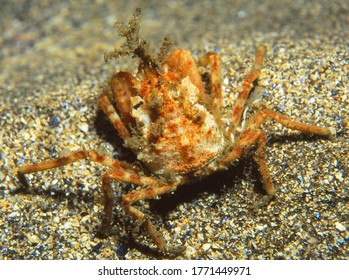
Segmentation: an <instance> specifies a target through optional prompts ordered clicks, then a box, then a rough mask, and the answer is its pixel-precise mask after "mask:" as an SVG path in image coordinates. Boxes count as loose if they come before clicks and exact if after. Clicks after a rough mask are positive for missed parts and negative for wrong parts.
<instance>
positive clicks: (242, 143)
mask: <svg viewBox="0 0 349 280" xmlns="http://www.w3.org/2000/svg"><path fill="white" fill-rule="evenodd" d="M266 141H267V139H266V137H265V134H264V132H263V131H262V130H259V129H255V130H252V131H246V132H244V133H242V134H241V135H240V137H239V138H238V140H237V142H236V145H235V148H234V149H233V150H232V151H231V152H230V153H229V154H228V155H227V156H226V157H225V158H224V159H223V160H222V161H221V162H220V168H226V167H227V166H229V165H230V164H231V163H232V162H234V161H235V160H237V159H238V158H240V156H241V155H242V154H243V153H244V152H246V150H248V149H249V148H250V147H251V146H252V145H253V144H254V143H256V142H257V150H256V155H255V157H254V159H255V161H256V163H257V164H258V166H259V172H260V173H261V176H262V180H263V183H264V188H265V190H266V192H267V194H268V196H269V197H272V196H273V195H274V194H275V188H274V185H273V182H272V180H271V176H270V173H269V170H268V168H267V164H266V161H265V144H266Z"/></svg>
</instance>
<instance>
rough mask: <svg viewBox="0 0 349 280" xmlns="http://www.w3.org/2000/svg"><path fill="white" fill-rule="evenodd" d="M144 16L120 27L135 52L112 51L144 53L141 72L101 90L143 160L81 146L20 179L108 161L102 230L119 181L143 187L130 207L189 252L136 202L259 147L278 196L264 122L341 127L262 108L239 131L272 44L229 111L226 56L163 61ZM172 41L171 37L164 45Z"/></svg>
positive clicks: (183, 52)
mask: <svg viewBox="0 0 349 280" xmlns="http://www.w3.org/2000/svg"><path fill="white" fill-rule="evenodd" d="M139 16H140V13H136V14H135V15H134V17H133V19H132V20H131V21H130V22H129V23H128V26H125V25H121V26H119V33H120V35H123V36H125V37H126V39H127V41H126V46H127V48H128V50H127V51H124V50H122V51H115V50H114V51H112V52H110V53H108V54H107V55H106V57H105V58H106V60H109V59H110V58H113V57H116V58H117V57H119V56H121V55H123V54H130V53H131V54H133V55H134V56H138V57H139V58H140V64H139V67H138V72H137V73H136V74H134V75H133V74H131V73H129V72H125V71H121V72H117V73H115V74H113V75H112V76H111V78H110V79H109V80H108V83H107V86H106V87H105V88H104V90H103V92H102V93H101V95H100V96H99V104H100V106H101V108H102V110H103V111H104V113H105V115H106V116H107V117H108V118H109V120H110V122H111V123H112V124H113V126H114V127H115V129H116V131H117V132H118V134H119V135H120V137H121V138H122V139H123V141H124V146H125V147H127V148H129V149H130V150H132V151H133V152H134V154H135V155H136V156H137V159H136V161H138V162H141V163H142V164H141V165H139V164H131V163H128V162H123V161H120V160H117V159H114V158H110V157H107V156H105V155H102V154H99V153H97V152H96V151H93V150H89V151H86V150H79V151H75V152H71V153H70V154H68V155H66V156H63V157H60V158H58V159H54V160H49V161H44V162H41V163H36V164H31V165H26V166H21V167H19V168H18V169H17V174H18V178H19V180H20V182H22V183H23V184H24V185H28V182H27V180H26V178H25V174H28V173H32V172H37V171H43V170H47V169H51V168H54V167H58V166H62V165H66V164H69V163H72V162H75V161H78V160H81V159H89V160H91V161H93V162H98V163H100V164H102V165H104V166H107V167H109V168H110V169H109V170H108V171H106V173H105V174H104V175H103V176H102V192H103V194H104V197H105V203H104V218H103V221H102V226H101V230H102V231H104V232H108V230H109V229H110V227H111V222H112V212H113V205H114V203H115V199H114V194H113V189H112V186H111V183H112V181H121V182H124V183H130V184H134V185H138V186H140V188H139V189H136V190H134V191H132V192H130V193H127V194H125V195H123V196H122V204H123V207H124V209H125V210H126V211H127V212H128V213H129V214H130V215H132V216H133V217H134V218H135V219H136V220H138V221H139V222H140V223H141V224H142V225H143V226H144V228H145V229H146V231H147V232H148V233H149V235H150V236H151V237H152V239H153V241H154V243H155V244H156V245H157V247H158V248H159V249H160V250H161V251H162V252H164V253H168V252H181V251H182V250H183V248H184V246H177V247H176V246H171V245H168V244H167V242H166V240H165V238H164V236H163V235H162V234H161V233H160V231H158V230H157V229H156V227H155V226H154V225H153V223H152V222H151V221H150V219H149V217H148V216H147V215H146V214H145V213H144V212H142V211H141V210H140V209H139V208H137V207H136V206H135V203H136V202H139V201H144V200H149V199H154V198H158V197H160V196H162V195H165V194H169V193H172V192H174V191H176V189H177V188H178V187H179V186H182V185H186V187H190V183H192V182H194V181H198V180H201V179H202V178H204V177H206V176H210V175H211V174H212V173H215V172H217V171H221V170H228V168H229V167H230V166H231V165H233V164H234V163H235V162H236V161H237V160H238V159H239V158H240V157H241V156H242V155H243V154H245V153H246V152H247V151H248V150H250V149H251V148H253V147H254V146H256V149H255V156H254V159H255V161H256V163H257V165H258V167H259V171H260V173H261V177H262V179H263V184H264V186H265V191H266V194H267V197H273V196H274V195H275V192H276V190H275V188H274V185H273V183H272V180H271V176H270V173H269V171H268V168H267V164H266V155H265V149H266V142H267V139H266V135H265V133H264V132H263V130H261V125H262V124H263V123H264V121H265V120H267V119H271V120H274V121H275V122H277V123H280V124H281V125H283V126H285V127H287V128H290V129H293V130H299V131H303V132H306V133H312V134H316V135H321V136H331V135H332V134H333V133H334V130H333V129H332V128H326V127H320V126H315V125H311V124H305V123H301V122H298V121H296V120H292V119H290V118H289V117H287V116H284V115H282V114H280V113H278V112H275V111H272V110H268V109H262V110H260V111H259V112H257V113H256V114H255V115H254V116H252V117H251V118H250V119H249V120H248V121H247V122H246V124H245V126H244V128H243V130H242V131H241V132H239V130H238V128H239V127H240V124H241V122H242V119H243V111H244V108H245V106H246V101H247V99H248V97H249V93H250V91H251V89H252V88H253V84H254V82H255V81H257V79H258V77H259V75H260V73H261V69H262V66H263V60H264V55H265V47H263V46H261V47H258V49H257V53H256V57H255V64H254V66H253V67H252V69H251V70H250V71H249V72H248V74H247V76H246V77H245V79H244V80H243V83H242V90H241V91H240V92H239V93H238V95H237V99H236V102H235V104H234V105H233V106H232V107H230V108H228V109H227V108H225V107H224V105H223V104H224V98H225V96H227V94H223V91H222V76H221V62H220V56H219V55H218V54H217V53H214V52H208V53H207V54H206V55H204V56H203V57H202V58H200V59H199V60H198V62H197V63H196V62H195V60H194V58H193V55H192V54H191V52H190V50H188V49H178V50H175V51H173V52H172V53H171V54H170V55H168V56H165V57H164V58H163V59H160V57H161V56H163V53H161V55H160V54H159V55H158V56H157V57H154V56H152V55H150V53H149V52H148V50H147V48H146V47H145V46H146V42H145V41H144V40H143V39H141V38H139V37H138V29H139V25H137V21H138V19H139ZM137 28H138V29H137ZM130 30H131V31H130ZM168 45H169V44H168V40H167V39H165V41H164V44H163V47H162V49H166V48H167V46H168ZM207 67H208V68H209V69H210V74H209V79H208V78H207V75H206V78H205V79H203V77H204V75H202V69H205V68H207ZM223 111H225V115H227V114H228V116H229V117H228V120H224V118H223V113H222V112H223ZM226 111H228V113H227V112H226ZM139 166H142V168H140V167H139Z"/></svg>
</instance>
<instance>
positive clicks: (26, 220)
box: [0, 0, 349, 259]
mask: <svg viewBox="0 0 349 280" xmlns="http://www.w3.org/2000/svg"><path fill="white" fill-rule="evenodd" d="M58 2H59V3H58ZM110 2H113V3H110ZM110 2H109V1H95V3H94V1H91V2H90V1H86V4H83V5H82V4H78V3H77V1H72V3H70V2H69V1H56V2H51V1H40V3H41V4H40V5H37V4H33V3H32V2H31V1H26V4H23V3H22V1H16V0H15V1H11V3H7V4H2V7H1V11H0V27H1V28H0V29H1V30H2V36H1V38H0V65H1V70H0V101H1V102H0V112H1V113H0V127H1V132H0V143H1V146H0V194H1V197H0V211H1V215H0V226H1V228H0V252H1V253H0V259H162V258H164V256H162V255H161V254H159V253H158V252H157V250H156V247H155V246H154V244H153V242H152V241H151V240H150V238H149V236H148V235H147V234H146V232H145V231H144V230H143V228H142V227H141V226H140V225H139V224H138V223H137V222H135V221H134V220H133V219H132V218H131V217H130V216H129V215H128V214H127V213H126V212H125V211H124V210H123V209H122V207H121V195H122V194H123V193H126V192H128V191H130V190H131V188H132V187H131V186H124V185H120V184H118V183H115V184H114V185H113V187H114V189H115V196H116V201H117V203H116V205H115V209H114V218H115V223H114V225H113V229H114V230H115V231H116V233H115V235H114V236H111V237H109V238H107V239H99V238H98V237H97V231H98V228H99V225H100V222H101V220H102V216H103V197H102V193H101V189H100V185H101V179H100V178H101V174H103V172H104V171H105V170H106V168H104V167H101V166H100V165H98V164H94V163H90V162H87V161H81V162H78V163H74V164H71V165H68V166H64V167H60V168H57V169H54V170H50V171H45V172H39V173H35V174H32V175H29V176H28V180H29V182H30V186H31V188H30V189H29V190H28V191H23V190H21V189H20V188H19V183H18V180H17V178H16V176H15V174H13V173H11V172H10V171H11V170H13V169H14V168H16V167H17V166H20V165H23V164H25V163H32V162H38V161H42V160H46V159H51V158H55V157H58V156H59V155H60V154H62V153H64V151H65V150H67V149H69V150H78V149H95V150H97V151H102V152H103V153H106V154H108V155H110V156H112V155H115V154H117V153H120V152H121V150H120V147H121V143H120V141H116V142H113V140H114V139H116V138H117V137H116V133H115V132H114V131H113V130H112V129H111V128H110V125H109V124H108V121H107V120H106V119H105V118H104V117H103V114H102V113H101V112H100V109H99V107H98V104H97V97H98V95H99V93H100V91H101V88H102V87H103V84H104V83H105V80H106V79H107V78H108V77H109V76H110V75H111V74H112V73H113V72H114V71H119V70H129V71H134V70H135V69H136V61H135V60H131V59H121V60H119V61H113V62H110V63H108V64H105V63H104V60H103V55H104V53H105V52H107V51H109V50H111V49H113V48H114V47H115V46H118V45H120V44H121V43H122V39H121V38H120V37H119V36H118V35H117V32H116V30H115V29H114V28H113V24H114V22H115V21H116V20H128V19H129V18H130V17H131V15H132V13H133V11H134V10H135V8H136V7H138V2H136V1H110ZM115 2H117V3H115ZM245 2H246V1H217V4H215V3H214V1H200V2H199V1H198V2H197V3H196V1H167V2H163V1H147V4H142V5H140V7H141V8H142V11H143V21H142V28H141V33H142V35H143V36H144V37H145V38H146V39H148V40H149V41H150V42H151V43H152V44H153V45H155V46H158V45H159V44H160V43H161V40H162V38H163V37H164V36H169V37H171V38H172V39H173V41H174V42H175V47H177V48H180V47H187V48H190V49H191V50H192V52H193V54H194V56H195V57H197V56H198V55H202V54H204V53H205V52H206V51H212V50H213V51H216V52H218V53H219V54H220V55H221V58H222V62H223V75H224V79H225V84H224V89H225V91H226V93H227V94H231V95H233V94H236V92H237V90H238V89H239V86H240V83H241V81H242V79H243V78H244V75H246V73H247V72H248V70H249V69H250V68H251V66H252V64H253V61H254V54H255V51H256V48H257V47H258V46H259V45H265V46H266V47H267V54H266V61H265V66H264V68H263V71H262V74H261V76H260V79H259V81H258V85H257V86H258V90H259V91H262V92H263V94H262V95H263V102H264V104H265V105H264V106H266V107H267V108H269V109H272V110H275V111H278V112H281V113H284V114H285V115H288V116H290V117H291V118H294V119H295V118H297V119H299V120H301V121H303V122H307V123H312V124H316V125H322V126H327V127H333V128H335V129H336V131H337V135H335V136H334V137H333V138H332V139H325V138H320V137H315V136H309V135H305V134H301V133H299V132H294V131H290V130H288V129H284V128H282V127H281V126H280V125H277V124H275V123H272V122H267V123H266V124H265V125H264V126H263V128H264V130H265V131H266V134H267V137H268V143H267V163H268V167H269V170H270V172H271V176H272V178H273V182H274V185H275V187H276V189H277V196H276V198H275V199H274V200H273V201H272V202H271V203H270V204H269V205H268V206H267V207H261V208H258V209H257V210H255V211H253V206H254V205H255V203H256V202H258V201H259V199H261V197H262V196H263V191H262V183H261V182H260V178H259V176H258V172H257V168H256V166H255V165H254V163H253V161H252V157H251V156H249V155H247V156H246V157H244V158H242V159H241V160H240V161H239V162H238V163H237V164H236V165H235V166H233V167H232V168H231V169H230V170H229V172H227V173H224V174H219V175H215V176H213V177H211V178H208V179H207V180H205V181H204V182H201V183H198V184H195V185H193V186H184V187H182V188H180V189H179V190H178V191H177V192H176V193H175V194H173V195H169V196H165V197H164V198H162V199H160V200H157V201H151V202H150V203H149V202H144V203H141V204H140V208H141V209H145V211H147V213H149V214H150V216H151V217H152V219H153V220H154V221H155V223H156V224H157V226H158V227H159V228H161V231H162V232H164V234H165V238H166V239H167V240H168V241H169V242H170V243H172V244H180V243H181V242H185V244H186V246H187V249H186V251H185V253H184V254H183V255H181V256H178V257H177V259H348V257H349V249H348V248H349V246H348V243H349V180H348V166H349V159H348V158H349V157H348V155H349V141H348V110H349V100H348V95H349V78H348V77H349V64H348V62H349V46H348V41H349V32H348V30H349V28H348V25H349V3H348V1H345V0H343V1H338V0H337V1H326V0H321V1H305V0H304V1H294V0H286V1H274V0H265V1H248V2H249V3H248V4H246V3H245ZM276 2H277V3H276ZM329 2H330V3H329ZM218 3H219V4H218ZM256 3H258V4H256ZM148 206H149V208H146V207H148Z"/></svg>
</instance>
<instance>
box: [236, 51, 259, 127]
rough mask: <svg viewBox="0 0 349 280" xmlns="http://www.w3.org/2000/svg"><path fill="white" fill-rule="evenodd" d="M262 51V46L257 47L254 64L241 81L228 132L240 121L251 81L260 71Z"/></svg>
mask: <svg viewBox="0 0 349 280" xmlns="http://www.w3.org/2000/svg"><path fill="white" fill-rule="evenodd" d="M264 53H265V48H264V47H259V48H258V49H257V54H256V62H255V65H254V67H253V68H252V70H251V71H250V72H249V73H248V74H247V76H246V78H245V80H244V81H243V84H242V91H240V92H239V95H238V97H237V100H236V102H235V104H234V107H233V115H232V121H231V123H232V126H231V127H230V133H234V132H235V130H236V128H237V126H238V125H239V123H240V119H241V115H242V111H243V110H244V108H245V104H246V100H247V98H248V94H249V93H250V91H251V89H252V87H253V82H254V81H255V80H257V79H258V77H259V74H260V72H261V69H262V66H263V59H264Z"/></svg>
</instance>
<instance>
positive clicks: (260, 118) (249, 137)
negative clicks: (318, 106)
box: [220, 110, 334, 195]
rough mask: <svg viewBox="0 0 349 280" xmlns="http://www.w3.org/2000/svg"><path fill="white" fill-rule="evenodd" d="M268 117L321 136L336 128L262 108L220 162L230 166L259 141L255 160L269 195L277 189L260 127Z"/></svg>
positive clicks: (332, 131)
mask: <svg viewBox="0 0 349 280" xmlns="http://www.w3.org/2000/svg"><path fill="white" fill-rule="evenodd" d="M267 118H271V119H273V120H275V121H277V122H278V123H280V124H282V125H283V126H285V127H288V128H290V129H294V130H300V131H304V132H308V133H313V134H317V135H321V136H331V135H332V134H334V130H333V129H332V128H326V127H321V126H315V125H311V124H305V123H301V122H297V121H293V120H291V119H289V118H287V117H285V116H283V115H282V114H279V113H277V112H274V111H271V110H262V111H261V112H259V113H257V114H256V115H255V116H254V117H253V118H252V119H251V121H250V122H249V123H248V125H247V128H246V129H245V130H244V131H243V132H242V133H241V135H240V136H239V137H238V139H237V141H236V144H235V147H234V149H233V150H232V151H230V153H229V154H228V155H227V156H226V157H225V158H224V159H223V160H222V161H221V162H220V168H224V167H227V166H229V165H230V164H231V163H232V162H234V161H235V160H237V159H238V158H239V157H240V156H241V155H242V154H243V153H244V152H245V151H246V150H247V149H249V148H250V147H251V146H252V145H253V144H254V143H256V142H257V151H256V153H257V154H256V157H255V160H256V162H257V164H258V165H259V170H260V172H261V175H262V178H263V182H264V186H265V188H266V191H267V193H268V195H274V194H275V189H274V187H273V183H272V181H271V178H270V174H269V171H268V169H267V165H266V162H265V144H266V137H265V134H264V132H262V131H261V130H259V129H258V128H259V127H260V125H261V124H262V123H263V122H264V121H265V120H266V119H267Z"/></svg>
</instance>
